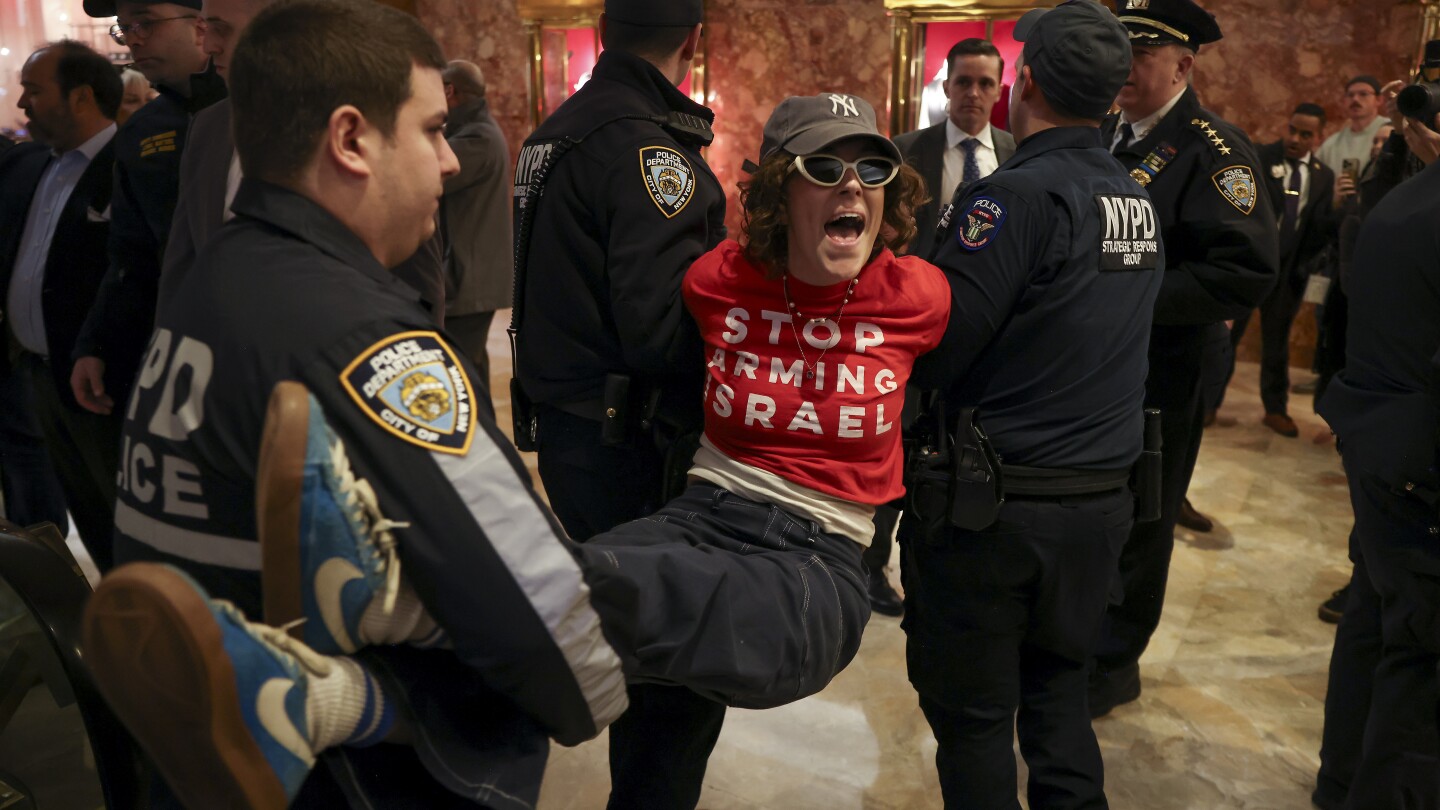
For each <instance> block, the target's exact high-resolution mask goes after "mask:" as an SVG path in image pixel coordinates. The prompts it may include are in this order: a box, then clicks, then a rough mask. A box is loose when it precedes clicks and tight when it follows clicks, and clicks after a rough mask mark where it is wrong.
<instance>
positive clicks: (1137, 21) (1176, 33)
mask: <svg viewBox="0 0 1440 810" xmlns="http://www.w3.org/2000/svg"><path fill="white" fill-rule="evenodd" d="M1130 1H1131V2H1132V3H1133V2H1140V1H1141V0H1130ZM1143 1H1144V2H1145V5H1146V6H1149V5H1150V3H1149V0H1143ZM1132 8H1134V7H1133V6H1132ZM1115 19H1117V20H1119V21H1120V22H1122V23H1125V24H1126V25H1143V26H1145V27H1147V28H1154V29H1155V30H1157V31H1162V32H1164V33H1166V34H1169V35H1170V36H1172V37H1175V38H1176V39H1178V40H1180V41H1181V42H1189V41H1190V35H1189V34H1186V33H1184V32H1183V31H1181V30H1180V29H1178V28H1172V27H1170V26H1168V25H1166V24H1165V23H1162V22H1160V21H1159V20H1152V19H1150V18H1149V17H1134V16H1130V15H1128V14H1127V15H1121V16H1119V17H1116V18H1115ZM1136 36H1146V37H1150V38H1152V39H1159V37H1160V35H1159V34H1151V33H1146V32H1138V31H1131V32H1130V38H1131V39H1135V38H1136Z"/></svg>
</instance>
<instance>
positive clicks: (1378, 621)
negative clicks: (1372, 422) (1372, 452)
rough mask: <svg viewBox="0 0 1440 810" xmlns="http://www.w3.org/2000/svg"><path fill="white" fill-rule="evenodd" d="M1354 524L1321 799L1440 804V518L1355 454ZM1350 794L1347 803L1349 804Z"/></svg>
mask: <svg viewBox="0 0 1440 810" xmlns="http://www.w3.org/2000/svg"><path fill="white" fill-rule="evenodd" d="M1345 472H1346V476H1347V477H1348V478H1349V480H1350V501H1351V504H1352V505H1353V506H1354V509H1355V529H1354V532H1353V533H1352V535H1351V543H1350V554H1351V559H1352V561H1353V562H1354V563H1355V569H1354V574H1353V576H1352V578H1351V588H1350V596H1349V601H1348V602H1347V603H1346V605H1345V615H1344V616H1343V617H1342V618H1341V620H1340V626H1339V628H1338V629H1337V631H1336V634H1335V649H1334V652H1333V653H1332V654H1331V657H1330V683H1329V688H1328V691H1327V693H1326V699H1325V732H1324V736H1323V738H1322V747H1321V750H1320V775H1319V780H1318V785H1317V787H1316V791H1315V798H1316V800H1317V804H1320V806H1321V807H1325V808H1327V809H1328V808H1332V807H1333V808H1339V807H1344V808H1349V810H1392V808H1393V809H1394V810H1400V808H1405V810H1412V809H1413V810H1418V809H1419V808H1431V809H1433V808H1436V807H1440V731H1437V727H1440V674H1437V671H1436V667H1437V665H1440V539H1437V537H1440V529H1437V525H1440V516H1437V514H1436V509H1435V507H1433V506H1430V505H1427V504H1426V503H1425V502H1424V501H1422V500H1421V499H1420V498H1418V497H1416V496H1415V495H1413V494H1410V493H1407V492H1405V491H1403V490H1400V491H1397V490H1395V489H1394V488H1392V487H1391V486H1390V485H1389V484H1387V483H1386V482H1384V481H1382V480H1380V479H1379V478H1378V477H1376V476H1374V475H1370V474H1368V473H1365V472H1364V471H1361V470H1359V469H1356V468H1355V466H1354V465H1352V464H1350V463H1349V460H1348V459H1347V461H1346V465H1345ZM1342 802H1343V803H1342Z"/></svg>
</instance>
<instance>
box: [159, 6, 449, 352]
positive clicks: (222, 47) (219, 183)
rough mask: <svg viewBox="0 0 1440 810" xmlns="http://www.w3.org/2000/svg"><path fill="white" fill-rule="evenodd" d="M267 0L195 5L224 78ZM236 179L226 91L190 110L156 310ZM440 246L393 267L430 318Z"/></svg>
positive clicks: (438, 296) (186, 268) (440, 282)
mask: <svg viewBox="0 0 1440 810" xmlns="http://www.w3.org/2000/svg"><path fill="white" fill-rule="evenodd" d="M273 2H274V0H204V4H203V6H202V8H201V12H200V34H201V48H202V49H203V50H204V52H205V55H206V56H208V57H210V63H211V64H212V65H213V66H214V69H215V72H216V73H217V74H218V75H219V76H220V77H221V78H222V79H226V80H227V81H228V80H229V79H228V77H229V70H230V57H231V54H232V52H233V50H234V48H235V44H236V42H238V41H239V39H240V34H241V33H242V32H244V30H245V28H246V26H248V25H249V24H250V20H251V19H253V18H254V17H255V15H256V14H259V13H260V11H261V10H262V9H264V8H265V7H266V6H268V5H270V4H271V3H273ZM240 179H241V173H240V159H239V157H238V156H237V155H236V153H235V141H234V138H233V136H232V135H231V134H230V102H229V100H228V99H225V100H222V101H219V102H217V103H215V104H212V105H210V106H209V107H207V108H206V109H205V110H203V111H202V112H201V113H200V114H199V115H197V116H195V120H194V122H193V123H192V124H191V127H190V137H189V142H188V143H187V144H186V148H185V152H184V154H183V155H181V158H180V196H179V200H178V202H177V203H176V206H175V219H174V221H173V222H172V223H171V227H170V237H169V242H168V244H167V246H166V248H165V260H164V263H163V265H162V266H161V270H160V287H159V296H158V298H159V300H158V303H157V307H156V310H157V312H161V311H163V310H164V309H165V306H166V303H167V302H168V301H170V300H171V299H172V298H173V297H174V295H175V290H176V289H177V288H178V287H179V285H180V282H181V280H182V279H184V277H185V275H186V274H188V273H189V272H190V269H191V266H192V265H194V263H195V256H196V254H197V253H198V252H199V250H200V248H202V247H204V246H205V243H206V242H207V241H208V240H209V238H210V235H211V234H212V233H214V232H215V231H216V230H218V229H219V228H220V226H221V225H222V224H223V223H225V222H226V221H228V220H229V219H230V217H231V216H232V215H231V213H230V204H231V203H232V202H233V201H234V200H235V191H236V189H238V188H239V187H240ZM441 253H442V248H441V243H440V237H439V235H438V233H437V235H436V236H435V237H434V238H432V239H430V240H429V241H428V242H426V243H425V244H423V245H421V246H420V250H419V251H417V252H416V254H415V255H414V256H412V257H410V258H409V259H408V260H406V261H405V262H404V263H403V264H401V265H400V266H398V267H396V268H394V270H393V272H394V273H395V275H397V276H399V277H400V278H401V279H402V280H403V281H405V283H407V284H409V285H410V286H412V287H414V288H415V289H417V290H419V291H420V295H421V297H422V298H423V299H424V300H425V303H426V305H427V306H428V307H429V309H430V311H431V313H433V314H434V315H435V319H436V323H437V324H438V323H440V322H441V321H443V319H444V314H445V281H444V278H443V276H442V271H441V267H440V262H441Z"/></svg>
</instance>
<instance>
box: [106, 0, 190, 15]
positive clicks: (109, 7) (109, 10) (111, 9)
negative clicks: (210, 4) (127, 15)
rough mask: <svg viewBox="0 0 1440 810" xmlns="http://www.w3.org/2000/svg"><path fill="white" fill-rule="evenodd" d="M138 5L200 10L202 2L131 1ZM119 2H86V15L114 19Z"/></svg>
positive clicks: (183, 0) (177, 0)
mask: <svg viewBox="0 0 1440 810" xmlns="http://www.w3.org/2000/svg"><path fill="white" fill-rule="evenodd" d="M131 2H133V3H135V4H136V5H141V6H148V5H152V4H154V3H170V4H171V5H175V6H184V7H185V8H193V9H195V10H196V11H199V10H200V0H131ZM118 4H119V0H85V3H84V6H85V13H86V14H89V15H90V16H91V17H114V16H115V6H116V5H118Z"/></svg>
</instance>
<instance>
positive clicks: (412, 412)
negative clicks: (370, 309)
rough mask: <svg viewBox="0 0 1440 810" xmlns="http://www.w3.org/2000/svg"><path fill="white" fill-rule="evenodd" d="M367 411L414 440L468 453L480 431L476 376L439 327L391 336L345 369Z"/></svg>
mask: <svg viewBox="0 0 1440 810" xmlns="http://www.w3.org/2000/svg"><path fill="white" fill-rule="evenodd" d="M340 384H341V385H342V386H343V387H344V388H345V391H346V393H348V394H350V396H351V398H353V399H354V400H355V402H356V403H358V404H359V405H360V409H361V410H362V411H364V412H365V415H366V416H369V417H370V418H371V419H374V420H375V422H376V423H377V424H379V425H380V426H381V427H383V428H385V429H386V430H388V431H390V432H391V433H393V434H395V435H396V436H398V437H400V438H402V439H404V440H405V441H407V442H410V443H412V444H418V445H420V446H421V447H424V448H426V449H428V450H434V451H437V452H441V453H453V454H455V455H464V454H465V453H466V452H467V451H468V450H469V449H470V438H471V436H472V435H473V434H474V427H475V411H474V408H473V407H472V401H473V396H472V394H471V388H470V380H469V378H468V377H466V376H465V371H464V369H462V368H461V367H460V363H459V361H458V360H456V358H455V355H454V354H452V353H451V351H450V347H449V346H447V345H445V343H444V341H442V340H441V339H440V336H439V335H438V334H436V333H434V332H402V333H400V334H398V335H391V336H390V337H387V338H385V339H384V340H382V341H380V342H379V343H376V344H375V345H373V346H371V347H370V348H368V349H366V350H365V351H364V352H361V354H360V356H359V357H357V358H355V360H354V361H352V362H351V363H350V365H348V366H346V367H345V370H344V371H342V372H340Z"/></svg>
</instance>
